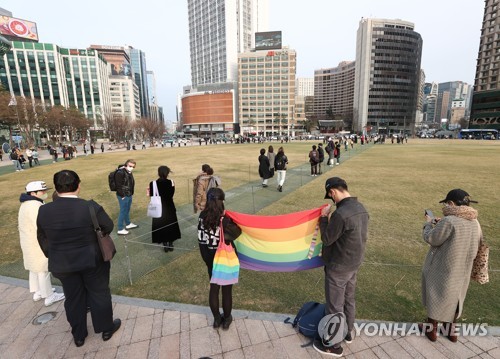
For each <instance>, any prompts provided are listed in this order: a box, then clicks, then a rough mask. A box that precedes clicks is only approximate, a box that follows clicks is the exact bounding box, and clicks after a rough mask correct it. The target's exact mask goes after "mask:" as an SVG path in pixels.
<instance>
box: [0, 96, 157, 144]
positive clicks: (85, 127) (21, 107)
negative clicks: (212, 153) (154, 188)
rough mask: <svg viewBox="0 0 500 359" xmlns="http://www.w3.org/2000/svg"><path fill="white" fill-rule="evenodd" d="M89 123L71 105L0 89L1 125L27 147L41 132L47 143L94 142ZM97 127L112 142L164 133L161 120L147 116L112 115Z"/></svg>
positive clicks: (91, 123) (89, 121)
mask: <svg viewBox="0 0 500 359" xmlns="http://www.w3.org/2000/svg"><path fill="white" fill-rule="evenodd" d="M91 126H93V120H89V119H88V118H86V117H85V115H84V114H82V113H81V112H80V111H79V110H78V109H77V108H76V107H74V106H73V107H69V108H66V107H64V106H60V105H56V106H47V104H44V103H42V102H41V101H40V100H39V99H34V100H32V99H31V98H25V97H22V96H15V97H11V94H10V93H9V92H8V91H5V90H1V89H0V128H3V129H8V131H9V138H10V139H12V134H13V132H14V133H17V134H18V135H21V136H22V137H23V139H24V140H25V141H26V145H27V146H29V147H32V146H33V145H35V144H37V143H38V141H37V137H38V138H39V136H40V135H41V134H42V133H44V134H45V136H46V138H47V141H48V142H50V143H55V142H65V141H70V142H71V141H76V140H79V139H87V140H88V141H95V140H96V138H95V137H96V132H94V138H88V136H87V134H88V133H89V129H90V127H91ZM98 126H103V129H104V133H101V136H105V137H108V138H109V139H111V140H112V141H115V142H121V141H125V140H131V139H138V138H139V139H143V140H146V139H149V140H150V141H152V140H154V139H155V138H161V137H162V134H163V133H164V132H165V125H164V124H163V123H158V122H155V121H153V120H151V119H148V118H141V119H140V120H137V121H134V122H131V121H129V120H128V119H127V118H125V117H123V116H115V117H113V118H111V119H108V120H107V121H105V122H104V123H99V124H98Z"/></svg>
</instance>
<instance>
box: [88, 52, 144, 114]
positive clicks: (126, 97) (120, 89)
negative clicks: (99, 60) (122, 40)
mask: <svg viewBox="0 0 500 359" xmlns="http://www.w3.org/2000/svg"><path fill="white" fill-rule="evenodd" d="M89 49H93V50H95V51H96V52H98V53H99V54H100V55H101V56H102V57H103V58H104V59H105V60H106V62H107V63H108V69H109V74H110V75H109V84H110V95H111V107H112V115H113V116H115V117H120V116H121V117H124V118H126V119H128V120H131V121H135V120H137V119H139V118H140V117H141V105H140V99H139V87H138V86H137V85H136V83H135V80H134V73H133V72H132V66H131V64H130V56H129V54H128V52H127V51H126V49H125V48H124V47H121V46H105V45H90V48H89Z"/></svg>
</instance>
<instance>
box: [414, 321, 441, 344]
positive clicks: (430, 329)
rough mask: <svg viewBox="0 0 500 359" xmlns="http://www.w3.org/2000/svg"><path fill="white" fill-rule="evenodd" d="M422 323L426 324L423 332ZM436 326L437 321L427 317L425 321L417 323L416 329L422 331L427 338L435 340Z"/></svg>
mask: <svg viewBox="0 0 500 359" xmlns="http://www.w3.org/2000/svg"><path fill="white" fill-rule="evenodd" d="M424 324H427V325H426V326H425V332H424ZM437 327H438V322H437V321H436V320H434V319H431V318H427V321H426V322H425V323H422V324H419V325H418V329H419V330H420V332H421V333H424V334H425V336H426V337H427V338H429V340H430V341H431V342H435V341H436V340H437Z"/></svg>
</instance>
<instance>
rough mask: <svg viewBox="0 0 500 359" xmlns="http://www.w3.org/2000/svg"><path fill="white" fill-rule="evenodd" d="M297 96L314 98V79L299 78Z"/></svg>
mask: <svg viewBox="0 0 500 359" xmlns="http://www.w3.org/2000/svg"><path fill="white" fill-rule="evenodd" d="M295 96H300V97H306V96H314V77H297V80H296V81H295Z"/></svg>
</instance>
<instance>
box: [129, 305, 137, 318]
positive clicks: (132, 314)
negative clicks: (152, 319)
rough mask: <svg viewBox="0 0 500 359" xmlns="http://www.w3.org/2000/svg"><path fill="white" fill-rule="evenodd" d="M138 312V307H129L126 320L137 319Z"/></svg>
mask: <svg viewBox="0 0 500 359" xmlns="http://www.w3.org/2000/svg"><path fill="white" fill-rule="evenodd" d="M138 311H139V307H136V306H131V307H130V310H129V312H128V317H127V319H133V318H137V312H138Z"/></svg>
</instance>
